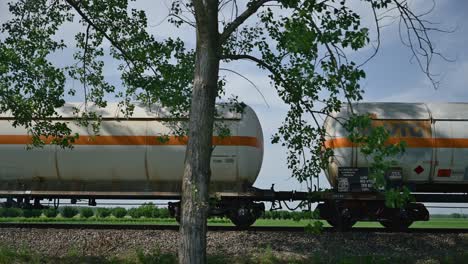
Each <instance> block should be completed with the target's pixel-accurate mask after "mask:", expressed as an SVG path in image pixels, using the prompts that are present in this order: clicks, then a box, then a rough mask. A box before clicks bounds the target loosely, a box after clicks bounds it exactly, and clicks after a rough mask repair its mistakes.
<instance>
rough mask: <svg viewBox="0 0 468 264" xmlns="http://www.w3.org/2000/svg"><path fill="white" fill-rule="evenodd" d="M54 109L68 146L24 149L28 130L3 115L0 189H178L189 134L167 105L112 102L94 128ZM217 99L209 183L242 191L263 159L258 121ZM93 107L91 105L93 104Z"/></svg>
mask: <svg viewBox="0 0 468 264" xmlns="http://www.w3.org/2000/svg"><path fill="white" fill-rule="evenodd" d="M75 107H80V105H79V104H66V105H65V107H63V108H61V109H59V115H60V116H61V118H59V119H58V120H59V121H66V122H68V124H69V127H70V128H71V129H72V131H73V132H74V133H75V132H76V133H78V134H79V135H80V136H79V139H78V140H77V141H76V142H75V143H74V147H73V149H63V148H60V147H58V146H55V145H46V146H45V147H44V148H42V149H37V148H34V149H32V150H27V149H26V144H28V143H29V142H30V137H29V136H28V134H27V131H26V129H24V128H14V127H13V126H12V125H11V122H12V118H11V117H10V116H8V114H4V115H3V116H2V117H1V120H0V189H1V190H10V191H25V192H27V191H29V190H31V191H42V192H47V191H54V192H64V193H66V192H73V191H75V192H109V193H111V192H112V193H118V192H155V191H160V192H178V191H180V188H181V181H182V176H183V171H184V158H185V149H186V143H187V137H180V136H176V135H174V134H173V131H174V129H173V128H171V126H175V125H177V126H184V125H187V120H186V119H174V118H173V117H171V116H170V115H169V114H168V113H167V112H166V111H165V110H164V109H162V108H158V107H151V108H148V107H145V106H142V105H140V106H136V108H135V110H134V114H133V115H132V116H131V117H129V118H125V117H124V116H123V114H122V113H121V111H120V109H119V106H118V105H117V104H109V105H108V106H107V107H106V108H104V109H99V110H97V112H98V113H100V114H101V115H102V117H103V121H102V123H101V129H100V132H99V134H98V135H93V133H92V132H91V129H90V128H86V127H82V126H78V125H77V124H76V123H75V121H74V119H73V111H74V110H73V109H74V108H75ZM229 108H230V107H229V106H228V105H218V106H217V109H218V112H219V113H220V118H218V119H216V121H215V122H217V123H220V122H222V124H223V125H224V126H227V127H229V128H230V135H229V136H217V135H215V136H213V145H214V151H213V154H212V158H211V169H212V175H211V190H212V191H243V190H245V189H246V188H247V187H249V186H252V184H253V183H254V181H255V180H256V178H257V176H258V174H259V171H260V168H261V164H262V159H263V134H262V129H261V126H260V122H259V120H258V118H257V116H256V114H255V112H254V111H253V110H252V109H251V108H250V107H248V106H247V107H245V109H244V111H243V113H237V112H233V111H230V110H229ZM91 110H93V109H91Z"/></svg>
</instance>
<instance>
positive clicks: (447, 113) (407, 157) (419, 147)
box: [325, 103, 468, 192]
mask: <svg viewBox="0 0 468 264" xmlns="http://www.w3.org/2000/svg"><path fill="white" fill-rule="evenodd" d="M353 110H354V112H355V113H357V114H369V115H370V116H371V118H372V119H373V126H384V127H385V128H386V129H387V130H388V131H389V132H390V143H395V142H400V141H405V142H406V145H407V148H406V152H405V153H404V154H403V155H400V156H398V157H395V158H394V159H395V160H396V161H397V162H398V165H397V167H401V168H402V176H403V182H404V183H405V184H406V185H407V186H409V187H410V189H412V190H413V191H423V192H466V191H468V188H467V187H468V103H358V104H353ZM350 114H351V111H350V108H349V106H348V105H346V106H344V107H343V108H342V109H341V111H340V112H337V113H334V114H333V115H332V117H328V118H327V119H326V121H325V127H326V130H327V133H328V137H327V139H326V143H325V145H326V146H327V147H330V148H332V149H334V153H335V156H334V158H332V160H331V163H330V165H329V167H328V170H327V171H326V174H327V177H328V180H329V182H330V184H331V185H332V186H336V185H337V177H338V168H339V167H368V166H369V160H366V158H365V157H364V156H363V155H362V153H360V151H359V148H358V147H356V146H354V145H353V144H352V143H351V142H350V140H348V139H347V133H346V131H345V129H344V128H343V127H342V126H341V125H340V122H341V121H344V120H345V119H346V118H347V117H349V115H350ZM338 120H341V121H338Z"/></svg>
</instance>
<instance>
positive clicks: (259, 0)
mask: <svg viewBox="0 0 468 264" xmlns="http://www.w3.org/2000/svg"><path fill="white" fill-rule="evenodd" d="M272 1H276V0H253V1H251V2H250V3H248V5H247V9H246V10H245V11H244V12H243V13H242V14H240V15H239V16H238V17H237V18H236V19H234V21H232V22H231V23H229V24H227V26H226V27H225V28H224V30H223V33H221V35H220V43H221V44H222V43H224V42H225V41H226V40H227V39H228V38H229V36H231V34H232V32H234V31H235V30H236V29H237V28H238V27H239V26H240V25H242V23H244V22H245V21H246V20H247V19H248V18H249V17H250V16H252V15H253V14H255V13H256V12H257V10H258V9H259V8H260V7H262V5H263V4H265V3H267V2H272Z"/></svg>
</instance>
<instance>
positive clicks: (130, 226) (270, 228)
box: [0, 223, 468, 234]
mask: <svg viewBox="0 0 468 264" xmlns="http://www.w3.org/2000/svg"><path fill="white" fill-rule="evenodd" d="M2 228H31V229H102V230H173V231H177V230H179V226H177V225H152V224H145V225H141V224H81V223H80V224H64V223H0V229H2ZM208 231H239V229H238V228H237V227H235V226H208ZM245 231H253V232H305V229H304V227H285V226H252V227H250V228H248V229H246V230H245ZM323 231H324V232H337V231H336V230H335V229H333V228H331V227H325V228H324V229H323ZM0 232H1V231H0ZM348 232H361V233H362V232H367V233H392V232H393V231H391V230H388V229H385V228H378V227H377V228H376V227H355V228H352V229H351V230H350V231H348ZM405 232H406V233H441V234H449V233H452V234H453V233H468V228H409V229H408V230H407V231H405Z"/></svg>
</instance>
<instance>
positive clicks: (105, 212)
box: [96, 208, 111, 218]
mask: <svg viewBox="0 0 468 264" xmlns="http://www.w3.org/2000/svg"><path fill="white" fill-rule="evenodd" d="M109 215H111V209H109V208H98V209H97V210H96V216H97V217H100V218H106V217H108V216H109Z"/></svg>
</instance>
